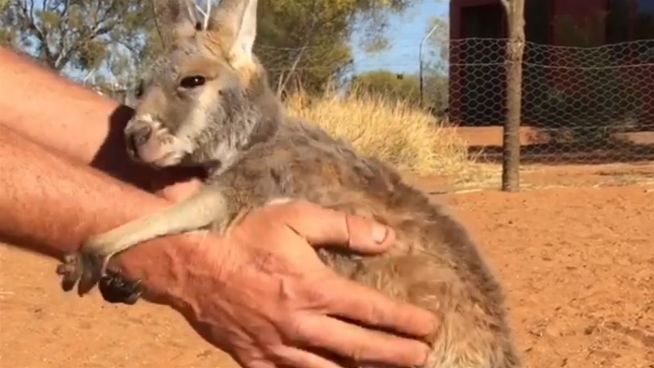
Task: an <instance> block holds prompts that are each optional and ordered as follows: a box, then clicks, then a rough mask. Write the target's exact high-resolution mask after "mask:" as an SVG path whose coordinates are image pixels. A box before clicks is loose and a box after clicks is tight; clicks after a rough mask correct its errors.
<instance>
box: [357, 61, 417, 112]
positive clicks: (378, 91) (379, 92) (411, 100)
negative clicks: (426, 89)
mask: <svg viewBox="0 0 654 368" xmlns="http://www.w3.org/2000/svg"><path fill="white" fill-rule="evenodd" d="M351 88H352V91H356V92H358V93H364V94H367V95H370V96H375V97H387V98H390V99H393V100H401V101H404V102H405V103H408V104H410V105H414V106H417V105H419V104H420V82H419V79H418V77H417V76H415V75H402V74H396V73H393V72H390V71H387V70H376V71H372V72H366V73H362V74H359V75H358V76H357V77H356V78H355V79H354V80H353V81H352V87H351Z"/></svg>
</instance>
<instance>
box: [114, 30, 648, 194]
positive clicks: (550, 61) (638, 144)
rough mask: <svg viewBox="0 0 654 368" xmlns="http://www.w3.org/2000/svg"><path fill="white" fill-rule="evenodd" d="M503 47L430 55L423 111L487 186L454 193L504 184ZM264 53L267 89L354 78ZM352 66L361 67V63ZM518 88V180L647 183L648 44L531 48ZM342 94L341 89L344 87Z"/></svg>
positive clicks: (297, 54)
mask: <svg viewBox="0 0 654 368" xmlns="http://www.w3.org/2000/svg"><path fill="white" fill-rule="evenodd" d="M507 42H508V40H506V39H488V38H486V39H485V38H466V39H453V40H449V43H448V41H446V43H445V44H443V45H439V49H440V52H436V53H434V54H436V56H437V58H438V60H437V61H436V62H433V60H432V62H431V63H429V65H437V66H438V67H436V68H427V69H426V73H425V76H424V80H423V81H422V83H423V84H424V90H425V95H426V97H425V98H426V102H425V104H424V106H423V107H425V108H426V109H427V110H428V111H429V112H430V113H431V114H432V115H433V118H434V119H433V120H434V124H435V125H439V127H440V128H449V129H455V130H456V131H457V133H458V134H459V135H460V137H461V138H463V140H464V142H465V143H464V144H465V145H467V147H466V148H467V149H468V152H469V157H470V161H471V162H474V163H476V164H481V165H485V170H486V173H485V174H484V175H481V176H482V177H485V178H486V179H485V180H478V178H479V177H480V175H472V176H471V175H469V172H465V173H461V174H460V175H459V177H452V178H450V179H451V180H450V182H451V183H456V186H459V185H461V184H464V185H465V186H466V187H475V186H477V187H479V186H490V187H496V188H498V187H499V186H500V182H499V181H500V173H501V166H500V164H501V157H502V124H503V122H504V120H505V115H506V107H505V105H506V90H507V86H506V70H507V65H508V64H507V62H506V46H507ZM307 47H309V48H310V47H311V46H307ZM260 49H261V52H263V53H264V54H263V62H264V65H265V66H267V64H269V63H272V65H273V67H272V68H271V67H267V69H268V72H269V74H270V75H271V76H272V78H271V85H272V87H273V88H277V87H279V86H280V85H282V84H283V83H282V82H284V81H287V80H289V78H290V76H291V75H292V76H293V78H295V79H297V80H299V81H300V83H299V85H302V78H303V77H304V74H303V73H308V72H313V71H315V70H320V71H323V72H325V73H326V74H334V75H337V74H339V77H340V80H341V81H343V80H345V81H347V80H349V81H350V82H351V81H352V80H354V79H356V78H357V75H359V74H360V73H357V70H355V69H352V68H351V67H352V60H349V59H348V60H345V62H344V63H341V64H338V63H336V62H332V61H333V60H331V59H329V60H327V59H325V60H308V59H307V60H304V59H302V49H294V48H273V47H265V46H262V47H260ZM442 50H446V52H445V53H443V52H442ZM336 59H338V58H336V57H335V58H334V60H336ZM267 60H268V61H269V63H266V61H267ZM284 60H287V61H288V62H283V61H284ZM339 60H340V59H339ZM323 61H324V62H323ZM407 62H410V60H407ZM415 64H416V65H417V64H418V61H417V60H416V61H415ZM356 65H358V66H359V67H361V66H364V67H365V66H366V65H365V63H361V61H359V62H358V63H356ZM346 67H347V68H350V69H352V70H349V71H348V73H349V79H348V78H343V73H342V72H343V68H346ZM395 67H396V66H394V65H390V64H389V65H385V64H384V63H383V62H381V63H380V62H377V68H378V69H381V70H388V71H393V70H394V68H395ZM409 77H410V76H406V75H405V76H404V77H403V78H404V79H406V78H409ZM414 77H415V76H414ZM398 78H400V75H399V74H398ZM414 80H415V81H416V84H415V86H414V88H415V89H416V90H415V91H408V92H406V94H407V99H409V96H408V95H411V98H412V99H413V100H412V101H413V102H415V97H416V96H417V90H418V88H419V84H418V80H417V78H415V79H414ZM522 83H523V97H522V111H521V115H522V116H521V134H520V141H521V170H522V171H523V172H527V173H528V172H530V171H531V170H533V169H534V167H536V166H538V167H540V168H542V167H558V168H561V167H566V166H567V167H569V166H585V167H589V165H592V166H594V167H599V166H601V165H625V164H627V165H638V167H639V170H641V171H642V170H645V171H646V172H647V174H646V176H647V178H646V179H647V180H654V40H641V41H634V42H626V43H619V44H611V45H603V46H598V47H563V46H552V45H542V44H537V43H532V42H527V44H526V46H525V52H524V62H523V81H522ZM342 87H343V88H344V89H347V83H344V84H343V86H342ZM395 92H397V91H395ZM103 93H105V94H109V95H111V96H112V97H114V98H117V99H119V100H121V101H123V102H126V103H128V104H129V103H131V102H133V100H134V96H133V93H131V92H130V90H129V89H125V88H116V89H113V90H112V89H111V88H109V89H107V88H105V89H104V90H103ZM396 96H397V94H396V95H394V97H396ZM443 125H444V126H443ZM603 167H604V166H603ZM447 175H452V174H451V173H448V174H447ZM571 175H575V173H574V172H573V173H572V174H571ZM455 176H456V174H455ZM523 177H524V176H523ZM640 177H642V175H641V176H640ZM489 178H490V179H489ZM547 180H549V179H547ZM552 180H553V179H552Z"/></svg>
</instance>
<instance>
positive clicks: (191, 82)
mask: <svg viewBox="0 0 654 368" xmlns="http://www.w3.org/2000/svg"><path fill="white" fill-rule="evenodd" d="M204 82H205V78H204V77H203V76H201V75H193V76H190V77H185V78H182V80H181V81H180V82H179V85H180V87H182V88H195V87H199V86H201V85H203V84H204Z"/></svg>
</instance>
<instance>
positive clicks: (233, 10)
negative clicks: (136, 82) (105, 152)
mask: <svg viewBox="0 0 654 368" xmlns="http://www.w3.org/2000/svg"><path fill="white" fill-rule="evenodd" d="M157 3H159V7H160V8H161V10H162V14H163V15H162V16H161V17H159V23H160V30H161V33H162V36H163V37H162V38H163V40H164V45H165V47H164V52H163V54H162V55H161V56H160V57H159V58H158V60H156V62H155V63H154V65H153V66H152V68H151V70H150V71H149V73H148V75H147V76H145V77H144V78H143V79H142V81H141V87H140V88H139V93H138V94H137V98H138V101H137V104H136V106H135V114H134V116H133V118H132V119H131V120H130V121H129V123H128V125H127V126H126V128H125V138H126V144H127V147H128V151H129V153H130V156H131V157H132V159H134V160H136V161H140V162H144V163H147V164H150V165H153V166H157V167H164V166H172V165H185V166H194V165H199V166H201V165H211V166H213V167H215V165H219V167H223V168H224V167H227V166H229V165H230V164H231V163H233V161H234V160H235V158H236V157H237V156H238V154H239V152H240V151H242V150H244V149H246V148H247V147H248V146H249V145H251V144H253V143H254V142H255V141H257V140H262V139H264V137H265V136H269V135H270V134H271V133H272V129H274V125H275V124H274V122H275V121H277V119H278V117H279V114H280V113H281V107H280V103H278V100H277V99H276V96H275V95H274V93H272V91H271V89H270V87H269V85H268V81H267V78H266V73H265V70H264V69H263V67H262V66H261V64H260V63H259V61H258V59H257V58H256V56H255V55H254V54H253V52H252V47H253V44H254V40H255V36H256V12H257V9H256V8H257V1H256V0H222V1H221V2H220V5H219V6H217V7H215V8H214V9H213V10H212V11H211V12H210V14H207V15H206V16H207V17H208V18H206V19H205V20H203V21H196V20H195V17H194V16H193V15H192V14H193V12H194V11H195V8H194V7H195V5H194V4H192V3H191V2H184V1H182V0H159V1H157ZM203 23H204V24H203Z"/></svg>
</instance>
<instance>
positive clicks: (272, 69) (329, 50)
mask: <svg viewBox="0 0 654 368" xmlns="http://www.w3.org/2000/svg"><path fill="white" fill-rule="evenodd" d="M408 4H409V1H408V0H387V1H372V0H260V1H259V32H258V39H257V44H256V45H255V51H256V52H257V54H258V55H259V56H260V57H261V59H262V62H263V63H264V65H265V66H266V67H267V68H268V71H269V73H270V77H271V80H272V81H273V83H274V84H275V85H276V86H277V87H278V88H279V89H287V88H294V87H301V88H303V89H304V90H306V91H308V92H320V91H322V89H323V88H324V87H325V86H326V85H327V84H328V82H330V81H332V80H338V79H339V78H340V77H341V76H342V75H343V74H344V73H345V72H347V71H348V68H349V67H350V65H351V62H352V50H351V47H350V44H349V39H350V36H351V35H352V32H353V31H354V30H355V29H357V28H356V27H357V26H359V27H361V29H362V30H363V31H364V33H365V34H366V35H367V37H366V38H365V42H366V46H368V47H367V49H368V50H376V49H380V48H383V47H385V46H386V42H385V37H384V30H385V26H386V23H385V21H386V16H387V15H388V14H389V12H392V11H394V12H400V11H403V10H404V9H406V7H407V6H408Z"/></svg>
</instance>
